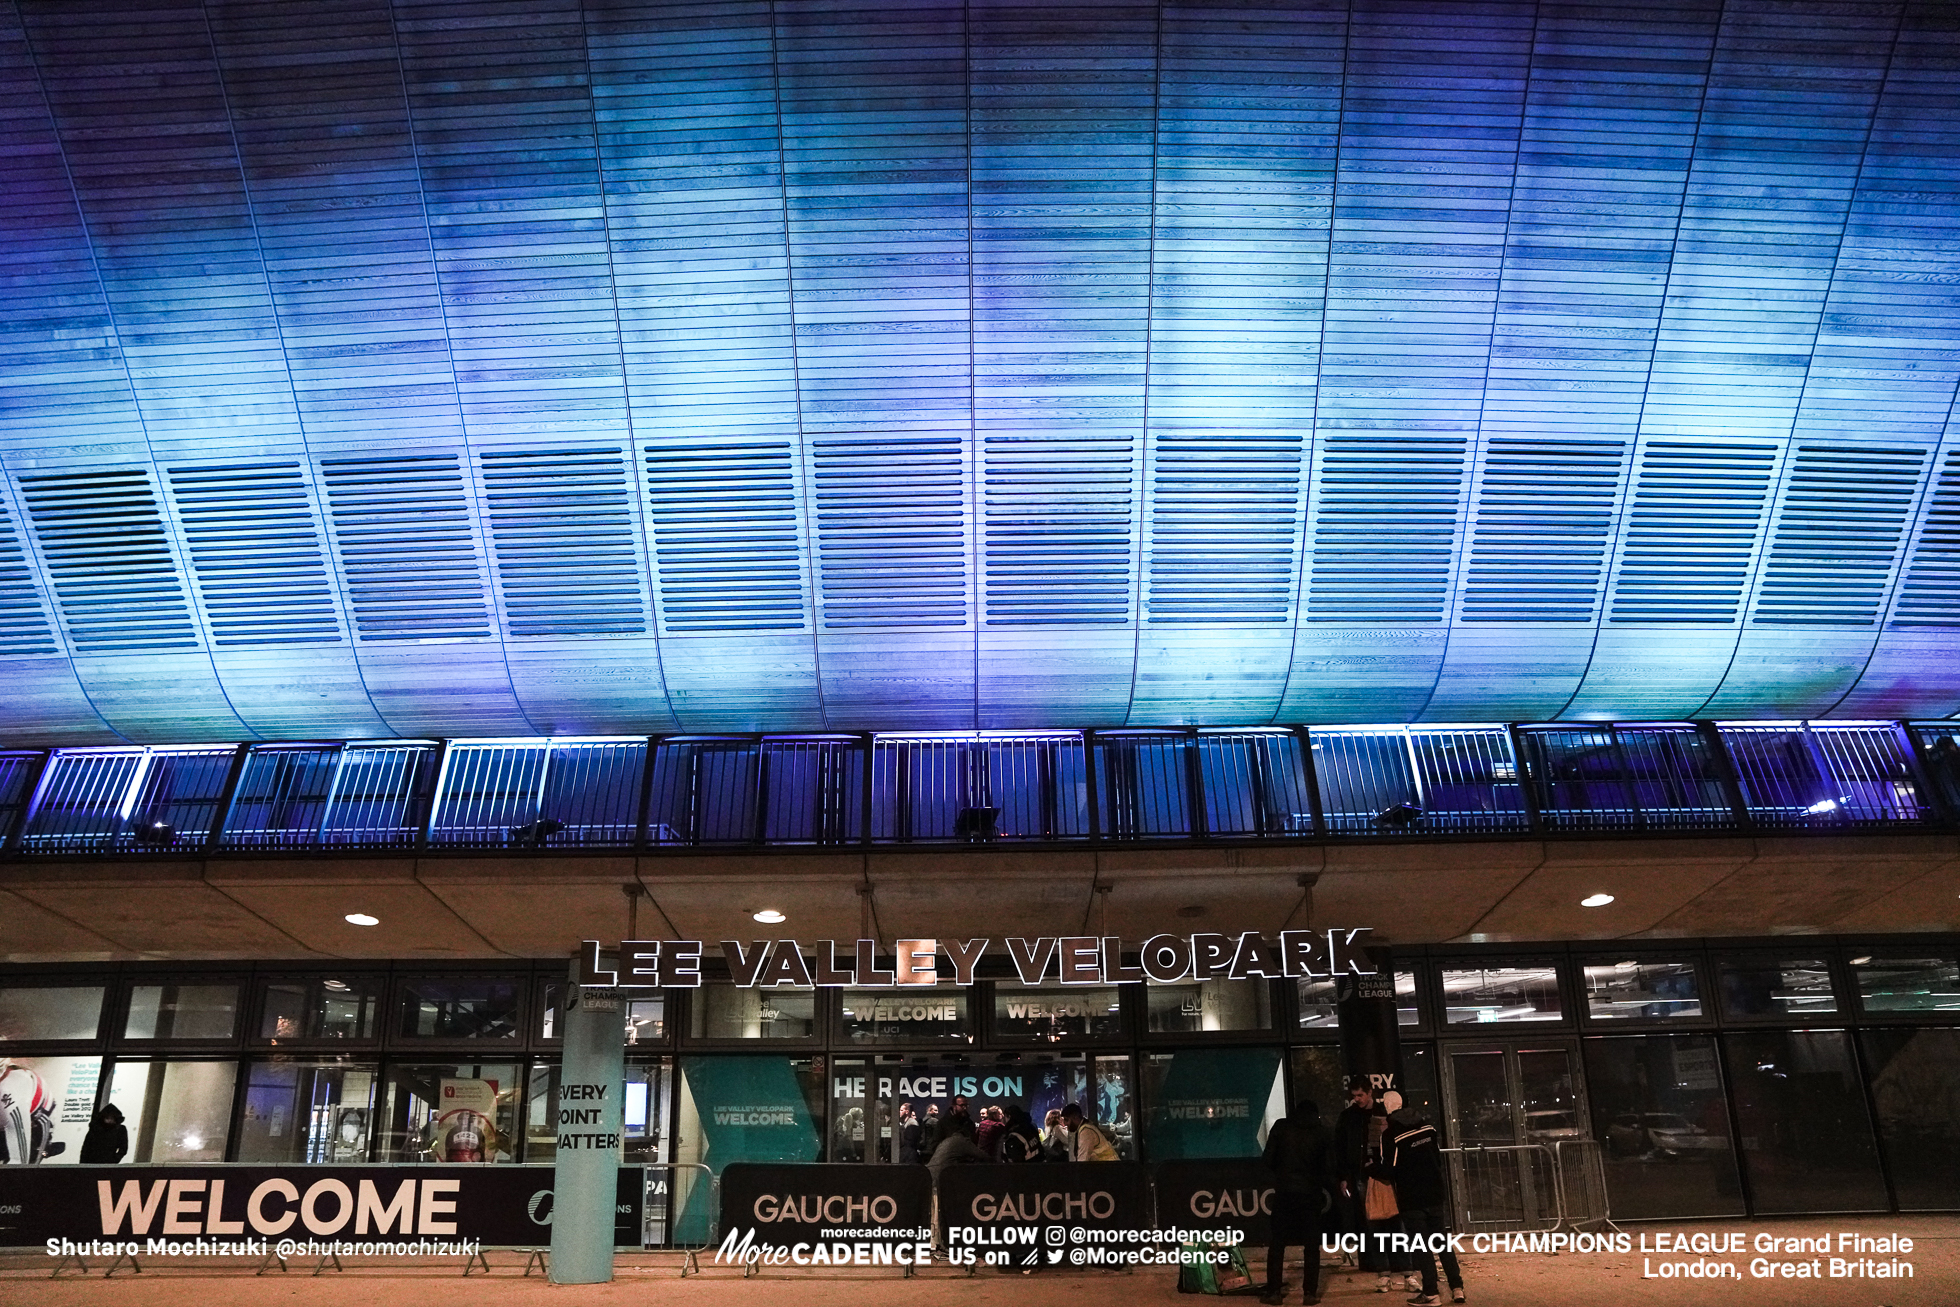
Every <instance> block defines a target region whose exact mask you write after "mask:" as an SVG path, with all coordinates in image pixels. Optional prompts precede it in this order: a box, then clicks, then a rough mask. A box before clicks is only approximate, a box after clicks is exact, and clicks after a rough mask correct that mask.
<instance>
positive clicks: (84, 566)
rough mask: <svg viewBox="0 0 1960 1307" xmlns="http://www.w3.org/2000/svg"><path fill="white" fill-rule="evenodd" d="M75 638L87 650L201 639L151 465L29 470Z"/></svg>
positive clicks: (26, 495)
mask: <svg viewBox="0 0 1960 1307" xmlns="http://www.w3.org/2000/svg"><path fill="white" fill-rule="evenodd" d="M20 488H21V497H22V499H23V500H24V501H25V503H26V507H27V515H28V517H29V518H30V519H31V520H32V521H33V523H34V537H35V539H36V540H38V541H40V544H41V556H42V557H43V558H45V559H46V560H47V566H48V578H49V580H50V581H51V582H52V583H53V585H54V594H55V602H56V604H57V605H58V606H59V607H60V609H61V620H62V623H63V625H64V626H66V627H67V630H68V639H69V642H70V643H71V644H73V645H74V647H75V648H76V649H77V650H78V651H80V652H83V653H138V652H144V651H157V650H164V649H195V648H197V646H198V638H197V627H196V626H195V625H194V624H193V623H192V621H191V611H190V606H189V604H188V603H187V602H186V596H185V593H184V580H183V577H182V576H180V575H179V574H178V571H177V560H176V558H175V557H174V556H173V555H172V554H171V551H170V537H169V535H168V533H166V531H165V530H164V525H163V512H162V510H161V507H160V506H159V505H158V503H157V497H156V491H155V490H154V488H153V487H152V486H151V485H150V474H149V473H148V472H145V471H142V470H140V469H136V468H130V469H124V470H117V471H112V472H70V473H60V474H55V475H49V476H24V477H22V478H21V479H20Z"/></svg>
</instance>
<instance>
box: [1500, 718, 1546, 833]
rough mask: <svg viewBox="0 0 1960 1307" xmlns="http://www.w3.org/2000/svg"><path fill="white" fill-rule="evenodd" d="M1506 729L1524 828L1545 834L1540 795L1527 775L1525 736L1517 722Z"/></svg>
mask: <svg viewBox="0 0 1960 1307" xmlns="http://www.w3.org/2000/svg"><path fill="white" fill-rule="evenodd" d="M1504 729H1505V732H1506V736H1505V738H1507V739H1508V740H1509V741H1510V744H1511V775H1512V777H1513V779H1514V781H1515V782H1516V784H1517V787H1518V795H1519V798H1520V800H1521V801H1522V802H1523V804H1524V828H1525V829H1526V830H1527V831H1530V832H1531V833H1532V834H1534V835H1543V834H1544V833H1545V823H1544V821H1543V819H1542V818H1541V817H1540V816H1539V815H1538V796H1537V795H1536V794H1534V793H1533V792H1532V788H1531V781H1530V778H1529V777H1527V776H1526V775H1525V767H1526V766H1527V765H1528V764H1527V763H1526V760H1525V751H1524V738H1523V736H1522V735H1521V734H1520V733H1519V729H1518V724H1517V723H1516V722H1511V723H1508V724H1507V725H1506V726H1505V728H1504ZM1495 775H1496V772H1495V771H1493V772H1492V776H1493V777H1495Z"/></svg>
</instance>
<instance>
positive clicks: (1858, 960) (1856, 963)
mask: <svg viewBox="0 0 1960 1307" xmlns="http://www.w3.org/2000/svg"><path fill="white" fill-rule="evenodd" d="M1871 960H1872V959H1871V954H1869V953H1867V954H1866V955H1865V956H1864V957H1862V958H1853V959H1851V965H1852V966H1854V967H1862V966H1864V965H1865V964H1866V963H1868V962H1870V961H1871Z"/></svg>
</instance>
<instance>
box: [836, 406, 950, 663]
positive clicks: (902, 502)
mask: <svg viewBox="0 0 1960 1307" xmlns="http://www.w3.org/2000/svg"><path fill="white" fill-rule="evenodd" d="M965 450H966V441H965V436H964V434H958V435H944V436H918V437H911V438H897V437H894V438H890V439H883V440H866V439H855V440H819V441H816V442H814V447H813V453H814V454H815V459H816V494H815V500H816V511H817V559H818V564H819V567H820V571H821V576H822V585H823V624H824V626H825V627H826V628H832V627H874V626H963V625H965V624H966V520H965V519H966V514H965V507H966V466H965V457H964V455H965Z"/></svg>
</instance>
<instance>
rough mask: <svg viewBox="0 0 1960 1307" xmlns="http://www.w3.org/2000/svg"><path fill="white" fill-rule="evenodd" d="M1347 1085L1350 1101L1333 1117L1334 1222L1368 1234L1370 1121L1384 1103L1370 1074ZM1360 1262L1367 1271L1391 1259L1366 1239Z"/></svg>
mask: <svg viewBox="0 0 1960 1307" xmlns="http://www.w3.org/2000/svg"><path fill="white" fill-rule="evenodd" d="M1347 1088H1348V1104H1347V1106H1346V1107H1345V1108H1343V1109H1342V1110H1341V1114H1340V1116H1339V1117H1337V1118H1336V1119H1335V1121H1334V1181H1335V1184H1336V1186H1337V1187H1336V1190H1335V1202H1336V1204H1337V1209H1336V1216H1337V1218H1338V1219H1336V1220H1334V1221H1332V1222H1331V1224H1333V1225H1334V1226H1335V1228H1337V1229H1345V1230H1347V1231H1348V1232H1349V1233H1352V1234H1361V1235H1365V1234H1367V1233H1368V1216H1367V1211H1366V1208H1367V1197H1368V1154H1369V1151H1370V1149H1371V1148H1372V1147H1373V1145H1374V1130H1373V1127H1372V1124H1371V1123H1372V1122H1373V1120H1374V1118H1375V1117H1376V1116H1378V1115H1379V1114H1380V1112H1381V1105H1380V1104H1379V1103H1377V1102H1376V1101H1375V1086H1374V1084H1373V1082H1372V1081H1370V1080H1369V1079H1368V1077H1366V1076H1351V1077H1349V1079H1348V1085H1347ZM1360 1264H1361V1269H1362V1270H1364V1271H1386V1269H1387V1266H1388V1261H1387V1258H1386V1256H1385V1255H1384V1254H1382V1253H1380V1252H1378V1251H1376V1248H1375V1245H1374V1241H1373V1240H1366V1241H1365V1242H1363V1244H1362V1245H1361V1258H1360Z"/></svg>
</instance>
